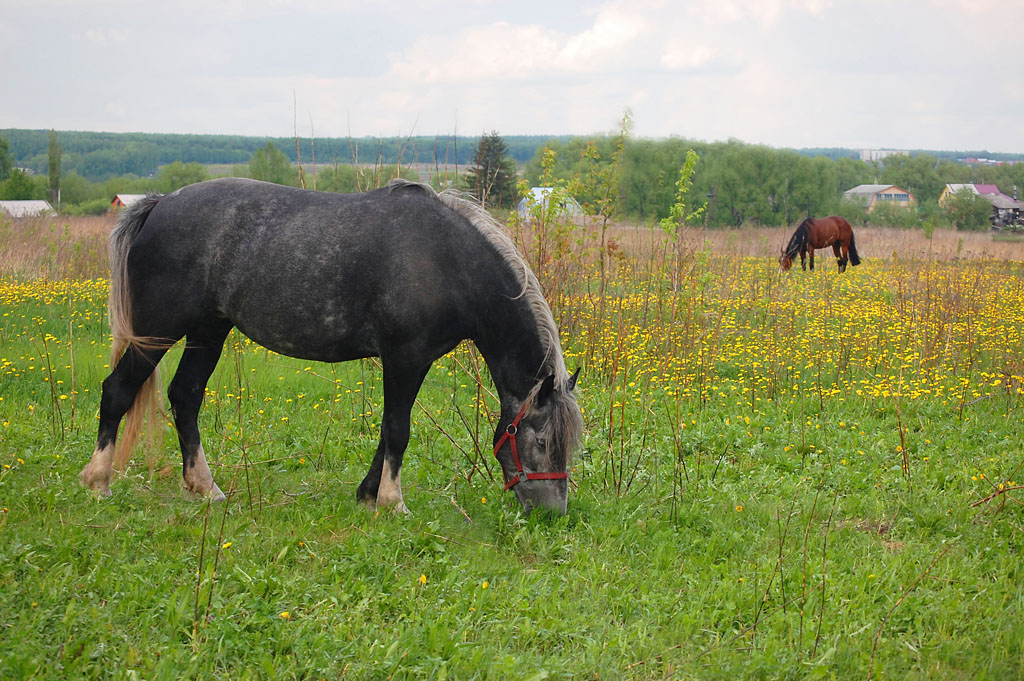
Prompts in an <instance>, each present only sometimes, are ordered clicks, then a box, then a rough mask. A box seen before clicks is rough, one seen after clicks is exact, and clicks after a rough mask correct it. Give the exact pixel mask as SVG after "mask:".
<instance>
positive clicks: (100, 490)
mask: <svg viewBox="0 0 1024 681" xmlns="http://www.w3.org/2000/svg"><path fill="white" fill-rule="evenodd" d="M78 481H79V482H80V483H82V487H84V488H86V489H88V490H91V491H93V492H96V493H97V494H99V495H100V496H104V497H109V496H110V478H109V476H107V475H102V474H101V475H96V474H95V473H93V471H91V470H90V469H89V466H86V467H85V468H83V469H82V472H81V473H79V474H78Z"/></svg>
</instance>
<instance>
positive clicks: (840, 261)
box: [832, 241, 846, 273]
mask: <svg viewBox="0 0 1024 681" xmlns="http://www.w3.org/2000/svg"><path fill="white" fill-rule="evenodd" d="M832 252H833V253H834V254H835V256H836V265H837V266H838V267H839V272H840V273H842V272H845V271H846V254H845V253H844V252H843V249H842V245H841V244H840V243H839V242H838V241H837V242H835V243H834V244H832Z"/></svg>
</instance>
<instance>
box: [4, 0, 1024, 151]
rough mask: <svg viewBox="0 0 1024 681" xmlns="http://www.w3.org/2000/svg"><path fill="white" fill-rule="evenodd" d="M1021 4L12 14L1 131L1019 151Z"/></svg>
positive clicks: (10, 8)
mask: <svg viewBox="0 0 1024 681" xmlns="http://www.w3.org/2000/svg"><path fill="white" fill-rule="evenodd" d="M1022 37H1024V1H1022V0H679V1H675V2H672V1H669V0H664V1H660V0H609V1H605V2H601V1H594V2H587V1H585V0H547V1H545V2H540V1H538V0H518V1H516V2H497V1H492V0H424V1H422V2H415V1H414V0H405V1H401V2H398V1H392V0H362V1H355V0H334V1H332V2H320V1H316V0H203V1H199V0H162V1H161V2H139V1H138V0H131V1H129V0H0V45H3V46H4V56H5V59H4V62H5V63H4V66H3V67H2V68H0V128H33V129H49V128H54V129H57V130H93V131H109V132H164V133H218V134H220V133H223V134H239V135H270V136H291V135H292V134H293V133H294V132H295V129H296V128H295V119H297V130H298V134H299V135H300V136H302V137H309V136H310V135H311V133H312V134H314V135H315V136H316V137H326V136H332V137H344V136H347V135H349V134H352V135H355V136H362V135H372V136H393V135H408V134H416V135H429V136H433V135H445V134H453V133H457V134H460V135H477V134H480V133H483V132H490V131H491V130H496V131H498V132H499V133H501V134H503V135H515V134H552V135H554V134H590V133H599V132H610V131H613V130H615V129H616V128H617V124H618V121H619V119H620V118H621V117H622V114H623V111H624V110H625V108H626V107H629V108H630V109H631V110H632V112H633V116H634V121H635V128H634V133H635V134H636V135H637V136H640V137H668V136H680V137H687V138H692V139H698V140H708V141H714V140H726V139H729V138H735V139H739V140H742V141H744V142H750V143H759V144H768V145H771V146H776V147H832V146H843V147H851V148H864V147H867V148H898V149H936V150H987V151H993V152H1017V153H1024V73H1022V71H1024V68H1022V65H1024V51H1022V49H1021V41H1022Z"/></svg>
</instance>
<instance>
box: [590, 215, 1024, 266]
mask: <svg viewBox="0 0 1024 681" xmlns="http://www.w3.org/2000/svg"><path fill="white" fill-rule="evenodd" d="M792 233H793V228H792V227H741V228H739V229H725V230H723V229H709V230H703V229H700V228H691V229H690V230H689V231H687V232H686V236H685V238H686V240H687V242H688V243H689V244H690V245H691V247H696V248H700V246H701V245H702V244H703V242H705V241H707V242H708V243H709V244H710V246H711V250H712V251H714V252H715V253H716V254H719V255H733V256H739V257H760V256H764V257H766V258H769V259H772V260H774V259H776V258H778V257H779V254H780V253H781V252H782V248H783V246H785V245H786V242H787V241H788V240H789V237H790V236H791V235H792ZM609 237H610V238H612V239H615V241H616V243H617V244H618V245H619V246H621V247H623V248H625V249H626V250H627V251H628V252H630V253H645V252H649V250H650V248H651V247H652V246H653V245H656V244H658V243H660V241H661V239H662V237H663V232H662V231H661V230H659V229H656V228H650V227H638V226H628V225H621V224H620V225H616V226H615V227H613V228H612V229H610V230H609ZM854 237H855V239H856V243H857V251H858V253H859V254H860V257H861V258H883V259H891V258H893V257H896V258H902V259H909V260H917V259H934V260H958V259H965V260H1024V241H1012V240H1006V241H1003V240H996V239H995V238H993V236H992V234H990V233H989V232H958V231H955V230H949V229H937V230H935V231H934V232H933V233H932V238H931V239H928V238H926V237H925V234H924V231H923V230H907V229H893V228H889V227H857V228H855V229H854ZM816 259H817V260H818V261H819V262H827V263H829V264H830V265H831V261H832V255H831V251H830V250H828V249H826V250H822V251H818V252H817V257H816ZM816 265H817V263H816Z"/></svg>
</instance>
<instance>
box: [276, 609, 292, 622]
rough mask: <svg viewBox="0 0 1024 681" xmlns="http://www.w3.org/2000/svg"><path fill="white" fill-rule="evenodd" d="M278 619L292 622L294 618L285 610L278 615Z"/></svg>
mask: <svg viewBox="0 0 1024 681" xmlns="http://www.w3.org/2000/svg"><path fill="white" fill-rule="evenodd" d="M278 617H280V618H281V619H283V620H290V619H291V618H292V614H291V613H290V612H288V611H287V610H285V611H284V612H282V613H280V614H278Z"/></svg>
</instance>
